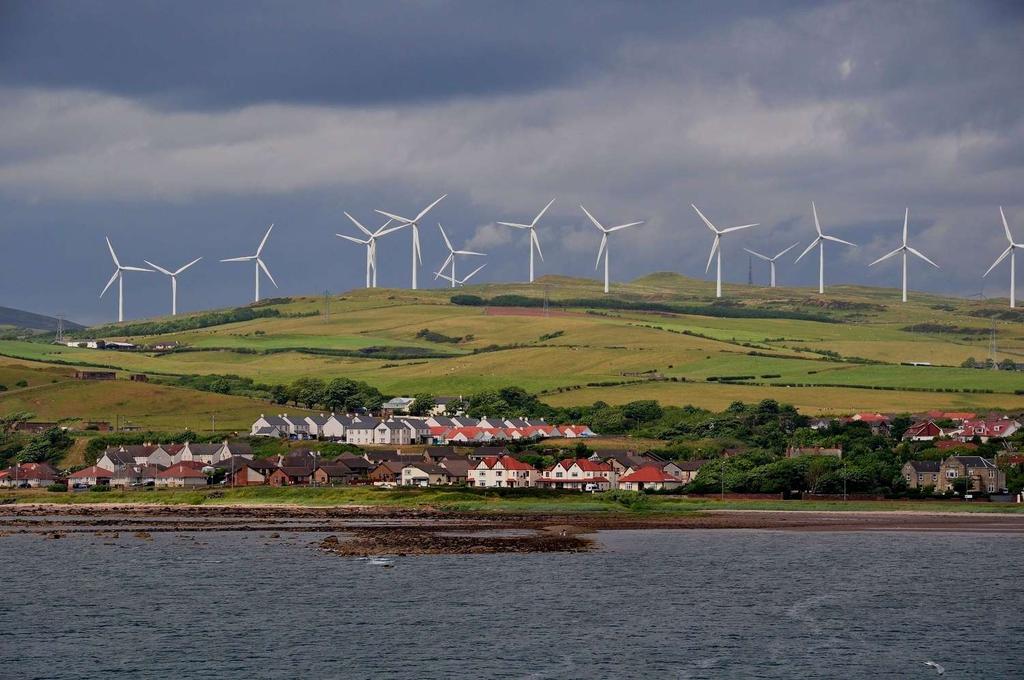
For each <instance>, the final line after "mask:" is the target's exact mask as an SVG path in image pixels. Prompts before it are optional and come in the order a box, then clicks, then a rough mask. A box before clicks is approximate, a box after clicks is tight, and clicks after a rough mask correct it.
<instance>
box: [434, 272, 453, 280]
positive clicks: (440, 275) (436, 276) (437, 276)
mask: <svg viewBox="0 0 1024 680" xmlns="http://www.w3.org/2000/svg"><path fill="white" fill-rule="evenodd" d="M434 279H435V280H436V279H444V280H445V281H447V282H448V283H454V281H452V277H450V276H448V275H447V274H445V273H444V272H443V271H441V272H434Z"/></svg>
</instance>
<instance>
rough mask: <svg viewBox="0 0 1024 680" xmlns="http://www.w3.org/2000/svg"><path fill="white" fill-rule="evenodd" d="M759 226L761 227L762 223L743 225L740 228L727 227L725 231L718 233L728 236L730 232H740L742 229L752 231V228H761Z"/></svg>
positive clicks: (721, 230)
mask: <svg viewBox="0 0 1024 680" xmlns="http://www.w3.org/2000/svg"><path fill="white" fill-rule="evenodd" d="M759 226H761V223H760V222H754V223H753V224H741V225H740V226H738V227H726V228H725V229H720V230H719V231H718V233H719V234H728V233H729V232H730V231H739V230H740V229H750V228H751V227H759Z"/></svg>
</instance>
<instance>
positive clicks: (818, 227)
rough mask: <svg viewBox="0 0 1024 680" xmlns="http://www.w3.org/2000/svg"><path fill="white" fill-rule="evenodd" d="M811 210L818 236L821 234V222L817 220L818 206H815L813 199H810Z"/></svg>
mask: <svg viewBox="0 0 1024 680" xmlns="http://www.w3.org/2000/svg"><path fill="white" fill-rule="evenodd" d="M811 212H812V213H814V228H815V229H816V230H817V231H818V236H821V222H819V221H818V208H817V207H815V205H814V201H811Z"/></svg>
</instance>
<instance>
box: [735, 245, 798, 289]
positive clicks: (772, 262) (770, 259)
mask: <svg viewBox="0 0 1024 680" xmlns="http://www.w3.org/2000/svg"><path fill="white" fill-rule="evenodd" d="M798 245H800V244H799V243H794V244H793V245H791V246H790V247H788V248H786V249H785V250H782V251H779V253H778V254H777V255H776V256H775V257H768V256H767V255H762V254H761V253H758V252H756V251H753V250H751V249H750V248H744V249H743V250H745V251H747V252H748V253H750V254H751V255H753V256H754V257H759V258H761V259H762V260H764V261H765V262H767V263H768V264H769V265H770V266H771V269H772V276H771V281H772V283H771V286H770V287H771V288H774V287H775V260H777V259H779V258H780V257H782V256H783V255H785V254H786V253H788V252H789V251H791V250H793V248H796V247H797V246H798Z"/></svg>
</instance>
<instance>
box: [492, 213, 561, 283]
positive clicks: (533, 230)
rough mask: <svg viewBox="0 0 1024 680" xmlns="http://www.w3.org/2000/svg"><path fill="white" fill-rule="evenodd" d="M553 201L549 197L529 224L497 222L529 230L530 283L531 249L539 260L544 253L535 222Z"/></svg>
mask: <svg viewBox="0 0 1024 680" xmlns="http://www.w3.org/2000/svg"><path fill="white" fill-rule="evenodd" d="M554 202H555V199H553V198H552V199H551V201H549V202H548V204H547V205H546V206H544V209H543V210H541V211H540V212H539V213H537V216H536V217H534V218H533V222H530V223H529V224H519V223H517V222H498V224H500V225H502V226H504V227H512V228H513V229H527V230H529V232H530V283H533V251H534V249H535V248H536V250H537V255H539V256H540V261H541V262H543V261H544V253H542V252H540V241H539V240H538V239H537V223H538V222H540V218H542V217H544V213H546V212H547V211H548V208H550V207H551V204H552V203H554Z"/></svg>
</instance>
